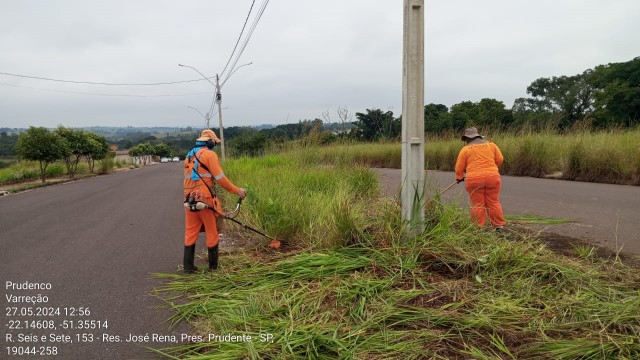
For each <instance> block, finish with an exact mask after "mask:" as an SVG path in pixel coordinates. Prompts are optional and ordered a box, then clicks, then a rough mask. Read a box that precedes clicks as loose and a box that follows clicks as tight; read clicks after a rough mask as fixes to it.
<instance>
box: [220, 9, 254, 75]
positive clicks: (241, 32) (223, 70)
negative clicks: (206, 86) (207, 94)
mask: <svg viewBox="0 0 640 360" xmlns="http://www.w3.org/2000/svg"><path fill="white" fill-rule="evenodd" d="M255 3H256V0H253V1H252V2H251V7H250V8H249V13H248V14H247V18H246V19H245V20H244V25H242V30H240V35H238V40H237V41H236V46H234V47H233V51H232V52H231V55H229V60H227V64H226V65H225V66H224V69H222V71H221V72H220V76H222V74H224V72H225V70H227V66H229V63H230V62H231V59H232V58H233V54H234V53H235V52H236V48H238V44H239V43H240V39H241V38H242V34H243V33H244V28H245V27H246V26H247V22H248V21H249V16H251V10H253V5H254V4H255Z"/></svg>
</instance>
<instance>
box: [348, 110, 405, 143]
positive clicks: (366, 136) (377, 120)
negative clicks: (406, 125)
mask: <svg viewBox="0 0 640 360" xmlns="http://www.w3.org/2000/svg"><path fill="white" fill-rule="evenodd" d="M356 119H358V120H357V121H355V122H354V125H356V131H355V136H356V137H358V138H361V139H362V140H365V141H375V140H380V139H392V138H396V137H398V136H399V135H400V131H401V129H402V123H401V121H400V120H399V119H395V118H394V117H393V112H392V111H387V112H383V111H382V110H380V109H373V110H370V109H367V112H366V113H356Z"/></svg>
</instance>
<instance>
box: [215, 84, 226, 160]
mask: <svg viewBox="0 0 640 360" xmlns="http://www.w3.org/2000/svg"><path fill="white" fill-rule="evenodd" d="M216 101H217V102H218V125H219V126H220V156H222V161H224V159H225V156H224V129H223V128H222V93H221V92H220V77H219V76H218V74H216Z"/></svg>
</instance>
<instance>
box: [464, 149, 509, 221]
mask: <svg viewBox="0 0 640 360" xmlns="http://www.w3.org/2000/svg"><path fill="white" fill-rule="evenodd" d="M503 160H504V158H503V157H502V153H501V152H500V149H499V148H498V146H497V145H496V144H494V143H492V142H485V143H480V144H470V145H466V146H465V147H463V148H462V150H460V154H458V159H457V161H456V179H462V178H463V177H464V178H465V182H466V189H467V192H468V193H469V199H470V200H471V209H470V210H471V220H472V221H473V222H474V223H476V224H478V225H480V226H484V224H485V221H486V212H487V211H488V212H489V220H490V221H491V224H492V225H493V226H504V225H505V224H506V221H505V220H504V214H503V213H502V205H500V200H499V194H500V186H501V180H500V173H499V172H498V167H499V166H500V165H501V164H502V162H503ZM465 173H466V175H465Z"/></svg>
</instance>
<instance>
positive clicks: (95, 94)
mask: <svg viewBox="0 0 640 360" xmlns="http://www.w3.org/2000/svg"><path fill="white" fill-rule="evenodd" d="M0 85H2V86H10V87H17V88H23V89H31V90H40V91H50V92H58V93H65V94H76V95H92V96H112V97H137V98H153V97H180V96H192V95H208V94H209V93H208V92H206V93H191V94H163V95H135V94H102V93H88V92H79V91H66V90H55V89H42V88H35V87H30V86H21V85H13V84H5V83H0Z"/></svg>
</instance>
